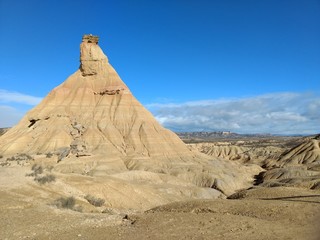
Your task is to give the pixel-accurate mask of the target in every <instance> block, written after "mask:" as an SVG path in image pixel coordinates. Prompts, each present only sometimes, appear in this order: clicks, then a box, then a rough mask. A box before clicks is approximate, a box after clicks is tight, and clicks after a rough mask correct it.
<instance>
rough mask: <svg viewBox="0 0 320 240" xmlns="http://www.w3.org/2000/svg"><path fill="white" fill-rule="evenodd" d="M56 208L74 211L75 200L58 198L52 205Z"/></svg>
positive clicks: (72, 198)
mask: <svg viewBox="0 0 320 240" xmlns="http://www.w3.org/2000/svg"><path fill="white" fill-rule="evenodd" d="M53 204H54V205H55V206H56V207H57V208H66V209H72V210H73V209H74V207H75V204H76V199H75V198H74V197H67V198H64V197H60V198H58V199H56V200H55V201H54V203H53Z"/></svg>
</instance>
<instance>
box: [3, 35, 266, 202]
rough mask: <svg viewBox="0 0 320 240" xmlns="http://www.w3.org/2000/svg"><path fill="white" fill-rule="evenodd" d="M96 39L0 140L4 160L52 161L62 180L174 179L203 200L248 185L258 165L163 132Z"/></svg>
mask: <svg viewBox="0 0 320 240" xmlns="http://www.w3.org/2000/svg"><path fill="white" fill-rule="evenodd" d="M98 40H99V38H98V37H96V36H92V35H84V36H83V39H82V43H81V45H80V68H79V69H78V70H77V71H76V72H75V73H74V74H72V75H71V76H70V77H69V78H68V79H67V80H66V81H65V82H63V83H62V84H61V85H59V86H58V87H56V88H55V89H53V90H52V91H51V92H50V93H49V94H48V95H47V96H46V97H45V98H44V99H43V100H42V102H41V103H40V104H39V105H37V106H36V107H35V108H33V109H32V110H31V111H29V112H28V113H27V114H26V115H25V116H24V117H23V118H22V120H21V121H20V122H19V123H18V124H17V125H16V126H15V127H13V128H12V129H10V130H9V131H8V132H7V133H5V134H4V135H2V136H1V137H0V153H1V154H2V155H4V156H11V155H15V154H21V153H26V154H29V155H38V156H40V155H48V154H50V155H54V156H55V158H56V164H55V166H54V167H55V170H56V171H60V172H62V173H69V172H70V173H71V172H72V173H81V174H83V173H85V174H89V175H90V176H105V175H110V174H117V176H116V177H117V178H121V179H122V180H124V179H127V180H139V181H143V180H145V181H151V182H152V181H155V178H156V179H157V181H160V180H159V179H160V178H161V179H162V180H161V181H164V180H163V179H164V176H168V177H169V179H171V178H174V179H176V180H175V181H173V182H172V181H171V180H170V181H171V185H174V182H176V183H175V184H178V185H179V184H180V183H181V182H186V183H187V184H192V186H196V187H201V188H203V187H205V188H206V190H205V191H207V193H206V194H204V193H203V191H204V190H201V191H202V193H201V194H202V197H204V196H212V194H211V193H212V191H213V190H214V189H217V190H219V191H220V192H222V193H223V194H226V195H228V194H231V193H233V192H234V191H235V190H236V189H239V188H242V187H245V186H248V185H249V184H251V181H252V177H253V176H254V175H255V174H257V173H258V172H259V171H260V170H261V169H260V168H259V167H258V166H241V165H240V164H237V163H233V162H230V161H225V160H221V159H215V158H213V157H211V158H210V157H208V156H205V155H203V154H201V153H198V152H196V151H190V150H189V149H188V148H187V147H186V145H185V144H184V143H183V142H182V141H181V140H180V139H179V138H178V137H177V136H176V135H175V134H174V133H173V132H171V131H169V130H167V129H165V128H163V127H162V126H161V125H160V124H159V123H158V122H157V121H156V120H155V118H154V117H153V116H152V114H151V113H150V112H149V111H147V110H146V109H145V108H144V107H143V106H142V105H141V104H140V103H139V102H138V101H137V99H136V98H135V97H134V96H133V95H132V93H131V92H130V90H129V88H128V87H127V86H126V84H125V83H124V82H123V81H122V80H121V79H120V77H119V76H118V74H117V73H116V71H115V70H114V69H113V67H112V66H111V65H110V64H109V60H108V58H107V56H106V55H105V54H104V53H103V52H102V50H101V49H100V47H99V45H98ZM44 162H45V160H44ZM119 174H120V175H119ZM155 174H158V175H155ZM114 176H115V175H114ZM166 179H167V177H166ZM177 179H178V180H177ZM166 181H169V180H168V179H167V180H166ZM179 181H180V183H178V182H179ZM213 188H214V189H213ZM152 191H155V188H154V187H153V190H152ZM214 191H216V190H214ZM180 192H181V191H180ZM209 193H210V194H209ZM192 194H193V196H196V195H197V194H195V193H190V195H192ZM201 194H200V195H201ZM198 195H199V194H198Z"/></svg>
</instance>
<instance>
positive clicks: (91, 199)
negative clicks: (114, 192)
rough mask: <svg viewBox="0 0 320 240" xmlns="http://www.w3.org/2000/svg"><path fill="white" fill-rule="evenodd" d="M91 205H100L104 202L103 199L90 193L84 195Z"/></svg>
mask: <svg viewBox="0 0 320 240" xmlns="http://www.w3.org/2000/svg"><path fill="white" fill-rule="evenodd" d="M84 198H85V199H86V200H87V201H88V202H89V203H90V204H91V205H93V206H95V207H101V206H102V205H103V204H104V203H105V200H104V199H102V198H97V197H94V196H92V195H90V194H88V195H86V196H85V197H84Z"/></svg>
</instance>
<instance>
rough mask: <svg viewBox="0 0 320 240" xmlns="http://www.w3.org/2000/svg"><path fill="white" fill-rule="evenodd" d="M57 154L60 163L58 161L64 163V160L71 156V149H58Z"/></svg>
mask: <svg viewBox="0 0 320 240" xmlns="http://www.w3.org/2000/svg"><path fill="white" fill-rule="evenodd" d="M55 154H56V155H57V156H58V161H57V162H60V161H62V160H63V159H64V158H66V157H67V156H69V154H70V148H69V147H63V148H60V149H57V150H56V151H55Z"/></svg>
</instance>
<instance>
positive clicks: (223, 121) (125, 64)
mask: <svg viewBox="0 0 320 240" xmlns="http://www.w3.org/2000/svg"><path fill="white" fill-rule="evenodd" d="M0 33H1V37H0V52H1V56H0V127H6V126H12V125H14V124H16V123H17V122H18V121H19V119H20V118H21V117H22V116H23V114H24V113H25V112H26V111H28V110H29V109H31V108H32V107H33V106H34V105H35V104H37V103H38V102H39V100H41V99H42V98H43V97H45V96H46V95H47V94H48V92H49V91H50V90H51V89H53V88H54V87H55V86H57V85H59V84H60V83H62V82H63V81H64V80H65V79H66V78H67V77H68V76H69V75H71V74H72V73H73V72H75V71H76V70H77V69H78V67H79V44H80V42H81V37H82V35H83V34H85V33H92V34H95V35H99V36H100V42H99V44H100V46H101V48H102V49H103V51H104V52H105V53H106V55H107V56H108V58H109V61H110V63H111V64H112V65H113V67H114V68H115V69H116V70H117V72H118V74H119V75H120V77H121V78H122V80H123V81H124V82H125V83H126V84H127V85H128V86H129V87H130V89H131V91H132V92H133V94H134V95H135V97H136V98H137V99H138V100H139V101H140V102H141V103H142V104H144V105H145V106H146V107H147V108H148V109H149V110H150V111H151V112H152V113H153V114H154V115H155V116H156V118H157V119H158V120H159V121H160V122H161V123H162V124H163V125H164V126H166V127H169V128H170V129H172V130H176V131H201V130H208V131H220V130H230V131H234V132H239V133H264V132H269V133H276V134H313V133H317V132H320V124H319V123H320V1H319V0H307V1H306V0H300V1H295V0H280V1H279V0H260V1H255V0H243V1H239V0H226V1H218V0H184V1H182V0H174V1H168V0H161V1H147V0H136V1H130V0H127V1H125V0H118V1H83V0H77V1H66V0H64V1H62V0H56V1H53V0H52V1H50V0H48V1H40V0H28V1H24V0H20V1H19V0H0Z"/></svg>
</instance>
